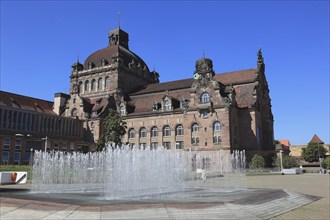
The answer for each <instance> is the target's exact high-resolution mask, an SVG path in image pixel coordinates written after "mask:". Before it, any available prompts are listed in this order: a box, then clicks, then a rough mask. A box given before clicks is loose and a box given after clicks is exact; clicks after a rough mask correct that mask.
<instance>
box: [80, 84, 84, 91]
mask: <svg viewBox="0 0 330 220" xmlns="http://www.w3.org/2000/svg"><path fill="white" fill-rule="evenodd" d="M83 91H84V88H83V83H82V82H79V93H82V92H83Z"/></svg>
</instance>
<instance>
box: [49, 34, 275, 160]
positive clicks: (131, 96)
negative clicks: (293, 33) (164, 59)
mask: <svg viewBox="0 0 330 220" xmlns="http://www.w3.org/2000/svg"><path fill="white" fill-rule="evenodd" d="M257 57H258V60H257V68H254V69H247V70H241V71H234V72H229V73H223V74H215V71H214V70H213V63H212V60H211V59H208V58H204V57H203V58H201V59H199V60H197V61H196V65H195V67H196V68H195V72H194V73H193V74H192V77H191V78H190V79H182V80H177V81H172V82H165V83H159V79H158V78H159V74H158V73H157V72H156V71H150V70H149V68H148V66H147V65H146V64H145V62H144V61H143V60H142V59H141V58H140V57H139V56H137V55H136V54H135V53H133V52H132V51H130V50H129V47H128V34H127V33H126V32H124V31H123V30H122V29H120V28H117V29H115V30H112V31H110V32H109V41H108V46H107V47H106V48H104V49H101V50H98V51H96V52H94V53H93V54H91V55H90V56H89V57H88V58H87V59H86V60H85V62H84V64H81V63H79V61H77V62H76V63H74V64H73V65H72V72H71V77H70V94H69V95H65V94H62V93H59V94H57V96H56V97H55V102H54V103H55V105H54V111H55V112H56V113H58V114H59V115H61V116H63V117H73V118H78V119H80V120H82V121H83V122H84V129H85V131H86V134H85V140H86V141H87V142H89V143H90V150H92V151H93V150H95V143H96V142H97V141H98V139H99V138H100V137H101V135H102V134H103V130H102V129H103V128H102V118H103V117H104V114H105V112H106V109H108V108H113V109H116V110H117V111H118V112H119V113H120V114H121V115H122V117H123V119H124V120H125V121H126V122H127V128H128V129H127V133H126V135H125V136H124V137H123V142H124V143H127V144H131V145H136V146H141V145H142V146H151V147H156V146H161V145H163V146H165V147H167V148H170V149H194V150H206V151H212V150H219V149H223V150H228V151H229V150H234V149H239V150H246V151H247V152H250V153H251V154H252V153H255V152H262V153H265V154H266V153H273V152H274V141H273V139H274V138H273V115H272V112H271V103H270V97H269V89H268V84H267V80H266V77H265V64H264V60H263V56H262V53H261V50H259V52H258V54H257ZM61 94H62V95H61Z"/></svg>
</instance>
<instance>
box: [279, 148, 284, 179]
mask: <svg viewBox="0 0 330 220" xmlns="http://www.w3.org/2000/svg"><path fill="white" fill-rule="evenodd" d="M282 153H283V150H280V163H281V174H284V173H283V159H282Z"/></svg>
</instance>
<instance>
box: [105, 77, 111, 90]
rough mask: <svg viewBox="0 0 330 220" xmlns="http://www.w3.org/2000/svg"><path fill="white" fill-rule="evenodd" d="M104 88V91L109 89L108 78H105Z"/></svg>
mask: <svg viewBox="0 0 330 220" xmlns="http://www.w3.org/2000/svg"><path fill="white" fill-rule="evenodd" d="M105 88H106V89H109V88H110V78H109V77H108V76H107V77H105Z"/></svg>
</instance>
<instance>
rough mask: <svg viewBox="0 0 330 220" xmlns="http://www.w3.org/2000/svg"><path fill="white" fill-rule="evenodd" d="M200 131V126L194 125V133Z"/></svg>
mask: <svg viewBox="0 0 330 220" xmlns="http://www.w3.org/2000/svg"><path fill="white" fill-rule="evenodd" d="M198 130H199V126H198V124H197V123H195V124H193V125H192V132H198Z"/></svg>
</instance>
